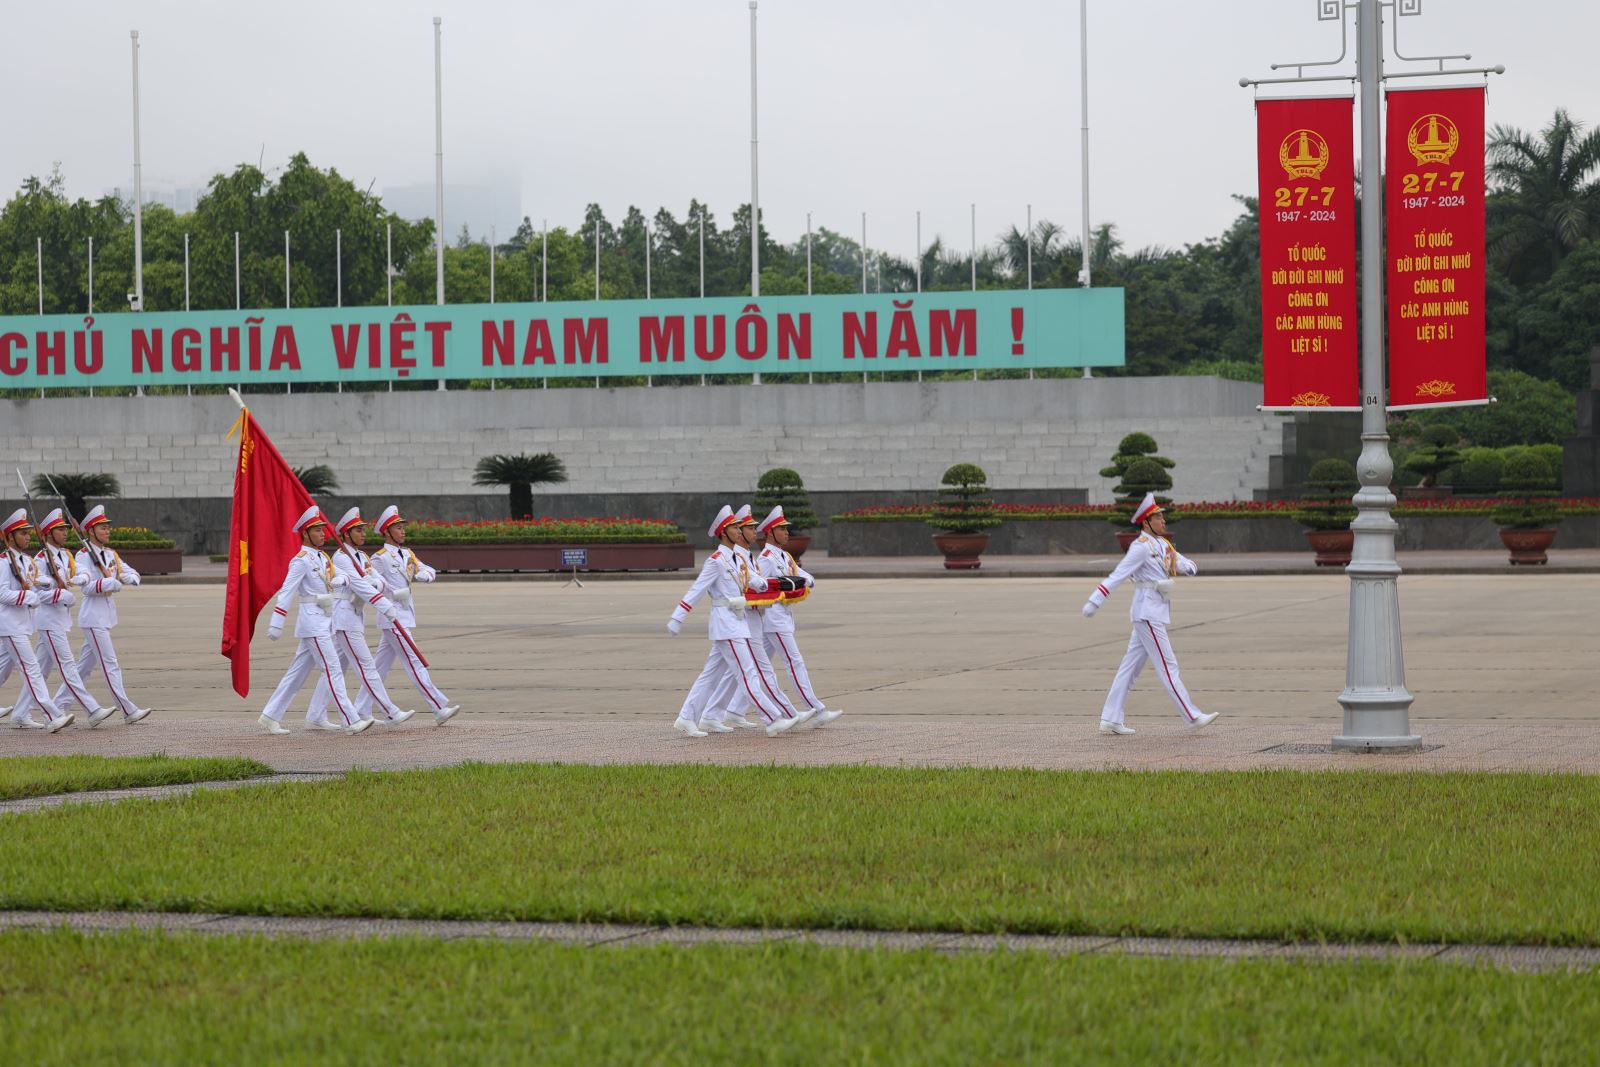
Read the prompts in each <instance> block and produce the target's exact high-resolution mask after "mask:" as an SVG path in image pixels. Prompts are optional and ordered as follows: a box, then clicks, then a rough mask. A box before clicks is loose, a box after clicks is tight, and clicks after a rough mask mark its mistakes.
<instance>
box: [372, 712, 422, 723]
mask: <svg viewBox="0 0 1600 1067" xmlns="http://www.w3.org/2000/svg"><path fill="white" fill-rule="evenodd" d="M415 714H416V710H415V709H412V710H411V711H402V712H401V713H400V714H398V715H396V716H395V717H394V718H392V719H385V720H384V721H383V722H382V723H380V724H379V725H381V726H399V725H400V724H401V723H403V722H405V721H406V720H407V719H409V718H411V716H413V715H415Z"/></svg>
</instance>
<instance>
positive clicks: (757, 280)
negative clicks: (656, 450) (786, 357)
mask: <svg viewBox="0 0 1600 1067" xmlns="http://www.w3.org/2000/svg"><path fill="white" fill-rule="evenodd" d="M760 295H761V182H760V159H759V153H758V151H757V139H756V0H750V298H751V299H752V300H754V299H755V298H757V297H759V296H760ZM751 382H752V383H753V384H755V385H760V384H761V372H760V371H756V372H755V374H753V375H752V376H751Z"/></svg>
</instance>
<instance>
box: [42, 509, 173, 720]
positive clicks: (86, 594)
mask: <svg viewBox="0 0 1600 1067" xmlns="http://www.w3.org/2000/svg"><path fill="white" fill-rule="evenodd" d="M81 529H82V531H83V547H82V548H80V549H79V550H78V554H77V556H76V557H75V558H74V560H73V562H74V563H75V564H76V566H77V568H78V570H79V571H82V572H83V573H84V574H85V575H86V576H87V577H88V581H87V582H85V583H84V585H83V603H81V604H80V605H78V629H80V630H82V631H83V651H82V652H80V653H79V654H78V676H79V677H80V678H83V677H88V678H99V679H103V680H104V681H105V683H106V687H107V688H109V689H110V690H111V699H112V700H114V701H116V703H117V707H118V708H119V709H120V710H121V711H122V721H123V722H125V723H129V724H132V723H136V722H138V721H140V720H141V719H144V718H147V717H149V715H150V709H149V708H141V707H140V706H139V705H137V704H135V703H134V702H133V698H132V697H130V696H128V691H127V690H126V689H124V688H123V685H122V663H121V661H120V660H118V659H117V646H116V645H114V644H112V642H111V631H112V630H113V629H115V628H116V625H117V602H116V600H115V599H114V598H115V597H116V595H117V594H118V593H120V592H122V591H123V590H124V589H136V588H138V586H139V581H140V578H139V572H138V571H136V570H134V569H133V568H132V567H130V566H128V565H127V564H126V563H124V562H123V560H122V556H121V555H120V554H119V553H118V552H117V550H116V549H114V548H112V547H111V519H110V517H109V516H107V515H106V509H105V508H104V507H102V506H101V505H99V504H96V505H95V506H94V507H92V508H90V509H89V513H88V514H87V515H85V516H84V517H83V524H82V526H81ZM55 701H56V703H57V704H59V705H60V706H61V707H63V708H66V707H70V706H71V705H72V704H73V703H74V702H75V701H78V702H81V701H80V700H79V698H78V697H77V696H76V695H75V694H74V693H73V691H72V686H71V685H70V684H67V683H63V684H62V686H61V688H59V689H57V690H56V693H55ZM83 710H84V711H85V712H89V711H91V710H93V709H91V708H90V707H89V705H88V704H84V705H83Z"/></svg>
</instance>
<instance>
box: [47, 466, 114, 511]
mask: <svg viewBox="0 0 1600 1067" xmlns="http://www.w3.org/2000/svg"><path fill="white" fill-rule="evenodd" d="M52 482H54V483H55V488H54V489H52V488H51V487H50V486H51V483H52ZM31 488H32V489H33V491H34V492H35V493H39V494H42V495H45V496H55V495H56V494H58V493H59V494H60V495H61V498H62V502H63V503H64V504H65V505H66V508H67V514H69V515H70V516H72V517H73V518H74V519H81V518H83V514H84V512H86V511H88V510H89V505H88V502H87V500H86V498H87V497H91V496H121V495H122V486H121V484H120V483H119V482H118V481H117V476H116V475H115V474H36V475H34V478H33V485H32V487H31Z"/></svg>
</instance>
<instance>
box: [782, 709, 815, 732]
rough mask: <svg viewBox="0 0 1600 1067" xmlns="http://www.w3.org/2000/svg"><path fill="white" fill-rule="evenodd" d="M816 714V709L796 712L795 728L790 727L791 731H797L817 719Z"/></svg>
mask: <svg viewBox="0 0 1600 1067" xmlns="http://www.w3.org/2000/svg"><path fill="white" fill-rule="evenodd" d="M816 714H817V712H816V710H815V709H814V708H807V709H805V710H804V711H797V712H795V716H794V726H791V727H789V729H791V730H793V729H796V728H797V727H800V726H803V725H804V724H806V723H808V722H810V721H811V720H812V719H813V718H815V717H816Z"/></svg>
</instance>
